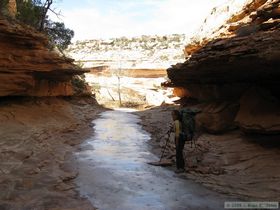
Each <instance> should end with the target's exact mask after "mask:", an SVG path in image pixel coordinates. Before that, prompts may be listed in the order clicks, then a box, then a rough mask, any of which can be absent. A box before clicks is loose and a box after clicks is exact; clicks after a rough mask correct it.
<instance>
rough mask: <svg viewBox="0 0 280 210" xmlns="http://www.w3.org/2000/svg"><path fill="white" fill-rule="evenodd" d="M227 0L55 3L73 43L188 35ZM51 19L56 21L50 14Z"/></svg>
mask: <svg viewBox="0 0 280 210" xmlns="http://www.w3.org/2000/svg"><path fill="white" fill-rule="evenodd" d="M225 1H227V0H57V1H56V3H55V5H54V6H53V8H54V9H55V11H57V12H58V11H60V12H61V14H62V16H61V17H60V20H59V21H63V22H64V23H65V25H66V27H68V28H70V29H72V30H74V32H75V37H74V41H76V40H85V39H108V38H116V37H122V36H126V37H133V36H141V35H168V34H187V35H188V34H191V33H192V32H194V31H195V30H196V29H198V27H200V26H201V24H202V21H203V20H204V19H205V17H206V16H207V15H208V14H209V13H210V12H211V10H212V8H213V7H215V6H218V5H221V4H222V3H223V2H225ZM49 15H50V17H51V19H53V20H55V21H57V18H56V17H55V15H53V14H51V13H50V14H49Z"/></svg>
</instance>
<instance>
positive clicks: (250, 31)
mask: <svg viewBox="0 0 280 210" xmlns="http://www.w3.org/2000/svg"><path fill="white" fill-rule="evenodd" d="M279 4H280V1H279V0H256V1H251V2H250V3H249V4H247V5H246V7H244V8H243V10H242V11H240V12H239V13H238V14H236V15H234V16H232V17H231V18H230V19H229V20H228V21H227V22H226V23H225V24H224V25H223V26H222V27H220V29H219V31H215V32H214V33H215V34H216V35H217V34H219V35H218V36H215V38H213V37H210V38H209V40H207V39H204V40H201V41H200V42H198V43H190V44H188V45H187V46H186V48H185V54H186V57H187V60H186V61H185V62H184V63H178V64H176V65H174V66H172V67H171V68H169V69H168V70H167V72H168V77H169V78H170V82H168V83H165V84H164V85H165V86H172V87H175V93H176V94H177V95H179V96H181V97H186V98H188V99H186V101H185V103H186V104H192V105H193V104H197V105H196V106H199V107H200V108H201V109H202V110H203V113H202V114H200V115H199V116H198V121H199V123H200V125H201V126H202V127H204V128H205V129H207V130H208V131H210V132H214V133H219V132H224V131H226V130H229V129H233V128H234V127H236V126H238V127H239V128H241V129H242V130H244V131H245V132H248V133H262V134H279V133H280V93H279V84H280V82H279V81H280V6H279Z"/></svg>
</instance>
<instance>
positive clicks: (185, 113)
mask: <svg viewBox="0 0 280 210" xmlns="http://www.w3.org/2000/svg"><path fill="white" fill-rule="evenodd" d="M199 112H200V111H199V110H198V109H194V108H193V109H191V108H185V109H182V110H181V111H180V117H181V123H182V132H183V133H184V135H185V140H186V141H192V140H193V137H194V134H195V115H196V114H197V113H199Z"/></svg>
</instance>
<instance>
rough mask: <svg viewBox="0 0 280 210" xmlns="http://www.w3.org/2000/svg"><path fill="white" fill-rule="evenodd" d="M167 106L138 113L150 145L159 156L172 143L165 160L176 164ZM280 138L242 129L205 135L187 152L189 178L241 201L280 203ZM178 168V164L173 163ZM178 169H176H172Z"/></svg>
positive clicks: (187, 174) (189, 146)
mask: <svg viewBox="0 0 280 210" xmlns="http://www.w3.org/2000/svg"><path fill="white" fill-rule="evenodd" d="M177 108H178V107H175V106H171V105H166V106H161V107H154V108H151V109H147V110H143V111H140V112H137V114H138V115H139V116H140V117H141V124H142V126H143V128H144V129H145V130H146V131H147V132H149V133H151V134H152V138H151V140H150V142H149V144H150V145H151V146H152V147H151V148H152V150H153V152H154V153H155V154H157V155H158V156H160V155H161V152H162V151H163V148H164V145H165V143H166V141H167V140H168V144H167V149H166V151H165V155H164V159H167V160H168V161H170V160H171V161H173V162H175V145H174V143H173V141H174V140H173V135H172V133H171V135H169V134H168V130H169V128H170V126H172V119H171V110H173V109H177ZM278 140H279V135H271V136H269V135H245V134H244V133H242V132H241V131H240V130H233V131H230V132H227V133H225V134H219V135H213V134H209V133H202V134H200V136H199V137H198V139H197V140H196V141H195V145H194V144H193V145H191V143H189V142H187V143H186V145H185V149H184V155H185V160H186V170H187V172H186V173H184V174H183V175H182V177H184V178H186V179H192V180H195V181H196V182H198V183H201V184H203V185H204V186H207V187H208V188H210V189H212V190H214V191H216V192H220V193H224V194H227V195H232V196H234V197H235V198H237V199H240V200H249V201H252V200H258V201H259V200H262V201H269V200H273V201H279V200H280V190H279V189H280V177H279V174H280V168H279V162H278V161H275V160H278V159H279V158H280V144H279V141H278ZM173 165H175V164H173ZM170 169H171V170H175V167H174V166H173V167H171V168H170Z"/></svg>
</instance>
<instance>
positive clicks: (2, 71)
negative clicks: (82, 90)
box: [0, 16, 85, 96]
mask: <svg viewBox="0 0 280 210" xmlns="http://www.w3.org/2000/svg"><path fill="white" fill-rule="evenodd" d="M0 29H1V30H0V49H1V50H0V96H69V95H73V94H74V88H73V85H72V83H71V80H72V78H73V76H74V75H81V74H83V73H84V72H85V71H83V70H80V69H79V68H78V67H77V66H75V65H74V64H72V60H71V59H66V58H63V57H61V56H59V55H58V54H57V53H55V52H52V51H50V50H49V49H48V47H47V46H48V40H47V38H46V37H45V36H44V35H42V34H40V33H38V32H36V31H35V30H33V29H32V28H30V27H26V26H23V25H20V24H18V23H17V22H16V21H13V20H9V21H8V20H6V19H5V18H4V17H3V16H0Z"/></svg>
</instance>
